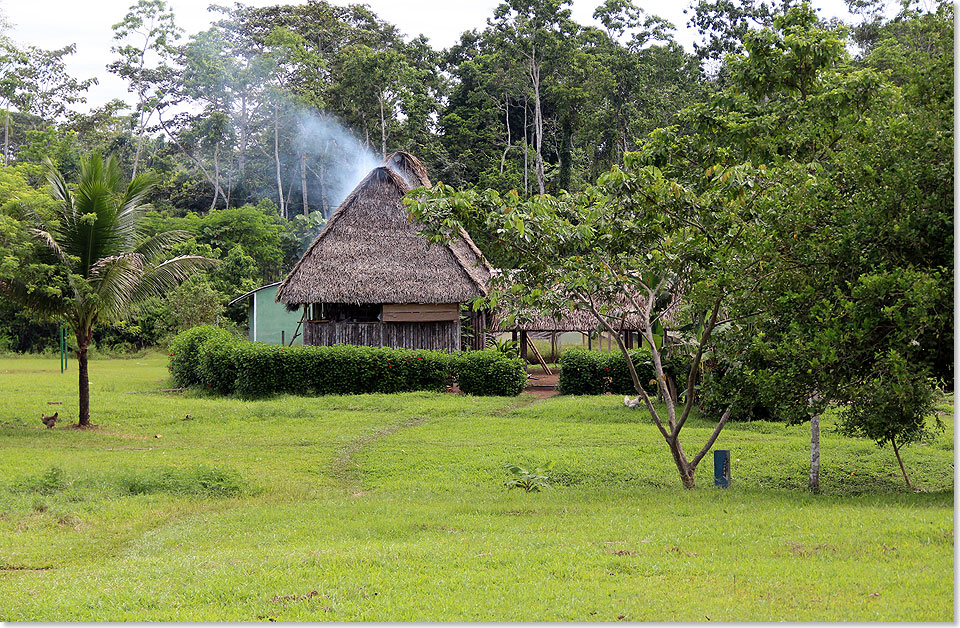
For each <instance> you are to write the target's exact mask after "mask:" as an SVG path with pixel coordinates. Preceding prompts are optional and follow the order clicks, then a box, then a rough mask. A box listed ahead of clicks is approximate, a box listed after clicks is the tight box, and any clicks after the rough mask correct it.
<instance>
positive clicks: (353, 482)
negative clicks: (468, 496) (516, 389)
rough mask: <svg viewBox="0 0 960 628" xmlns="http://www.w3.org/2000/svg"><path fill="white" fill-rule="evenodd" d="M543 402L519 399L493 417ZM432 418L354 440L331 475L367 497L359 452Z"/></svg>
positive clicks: (335, 462)
mask: <svg viewBox="0 0 960 628" xmlns="http://www.w3.org/2000/svg"><path fill="white" fill-rule="evenodd" d="M541 401H543V397H540V396H538V395H534V396H532V397H531V396H524V397H520V398H518V399H517V400H516V401H514V402H512V403H509V404H507V405H506V406H504V407H502V408H500V409H499V410H496V411H494V412H492V413H491V414H492V415H493V416H503V415H505V414H508V413H510V412H513V411H514V410H519V409H520V408H526V407H529V406H532V405H534V404H537V403H539V402H541ZM430 419H431V417H428V416H418V417H413V418H412V419H410V420H408V421H404V422H403V423H398V424H396V425H388V426H386V427H383V428H380V429H378V430H376V431H375V432H371V433H370V434H367V435H365V436H362V437H360V438H358V439H356V440H352V441H350V442H349V443H347V444H346V445H345V446H344V447H343V449H342V450H341V451H340V453H339V454H337V457H336V458H334V459H333V462H331V463H330V475H331V476H332V477H333V478H335V479H336V480H338V481H339V482H340V483H341V484H342V485H343V487H344V488H346V489H347V490H352V491H355V492H354V493H353V495H354V496H355V497H359V496H361V495H365V494H366V492H365V491H362V490H361V489H362V486H361V483H360V464H359V463H358V462H357V460H356V455H357V452H359V451H360V450H361V449H363V448H364V447H366V446H367V445H372V444H373V443H375V442H377V441H378V440H380V439H381V438H387V437H388V436H390V435H392V434H395V433H397V432H399V431H400V430H405V429H409V428H411V427H416V426H418V425H422V424H424V423H426V422H427V421H429V420H430Z"/></svg>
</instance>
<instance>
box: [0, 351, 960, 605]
mask: <svg viewBox="0 0 960 628" xmlns="http://www.w3.org/2000/svg"><path fill="white" fill-rule="evenodd" d="M165 373H166V357H165V356H158V355H151V356H146V357H138V358H133V359H130V360H95V361H93V362H92V363H91V381H92V384H91V397H92V417H93V422H94V423H96V424H98V425H99V426H100V427H98V428H97V429H96V430H91V431H76V430H73V429H70V428H69V427H68V426H69V424H70V421H71V420H70V416H71V414H72V417H73V419H72V420H74V421H75V417H76V373H75V372H74V371H70V372H68V373H66V374H64V375H61V374H60V373H59V368H58V362H57V360H56V359H55V358H54V359H36V358H19V359H8V360H0V392H2V394H0V450H2V451H3V452H4V455H3V456H0V620H5V621H80V620H86V621H111V620H115V621H119V620H146V621H160V620H179V621H214V620H224V621H257V620H271V619H273V620H280V621H284V620H287V621H295V620H310V621H326V620H329V621H350V620H376V621H390V620H398V621H400V620H447V621H455V620H461V619H463V620H489V621H496V620H527V621H535V620H543V621H551V620H578V621H615V620H618V619H619V620H623V621H641V620H662V621H699V620H704V621H705V620H707V619H708V618H709V619H710V620H713V621H762V620H807V621H838V620H860V621H870V620H901V621H952V620H953V466H952V465H953V446H952V441H953V426H952V418H951V417H949V416H948V417H945V419H946V421H947V422H948V423H950V425H949V426H948V429H947V432H946V433H945V434H943V435H942V436H939V437H937V438H935V439H930V440H929V441H925V444H923V445H916V446H912V447H909V448H907V449H906V450H905V461H906V462H907V464H908V465H909V470H910V472H911V474H912V477H913V478H914V479H915V482H916V483H919V484H921V485H922V486H924V488H925V489H926V490H927V491H928V492H927V493H919V494H914V493H908V492H906V491H905V490H904V489H903V486H902V478H900V477H899V470H898V469H897V468H896V463H895V460H894V459H893V456H892V453H891V452H890V451H888V450H886V449H884V450H878V449H877V448H876V447H875V445H874V444H873V443H871V442H869V441H863V440H858V439H848V438H843V437H840V436H837V435H836V434H834V433H833V432H832V431H831V426H832V419H831V418H830V417H827V418H826V419H825V421H824V422H825V426H824V435H823V449H824V452H823V464H824V475H823V484H824V492H825V494H823V495H810V494H808V493H807V492H806V491H804V490H803V486H804V484H805V481H806V463H807V460H806V456H807V455H808V452H807V450H806V439H808V437H809V436H808V433H807V431H806V429H807V428H806V426H798V427H787V426H784V425H781V424H776V423H750V424H730V425H728V427H727V429H726V430H725V431H724V433H723V435H722V436H721V438H720V440H719V441H718V443H717V447H720V448H726V449H730V450H731V452H732V458H733V460H734V462H733V477H734V485H733V487H732V488H731V489H730V490H727V491H720V490H717V489H714V488H713V487H712V472H713V469H712V458H711V457H708V460H707V461H705V462H704V463H703V464H702V465H701V469H700V470H699V471H698V484H699V486H700V488H698V489H697V490H695V491H683V490H682V489H681V488H680V485H679V479H678V478H677V474H676V471H675V469H674V468H673V465H672V463H671V461H670V460H669V455H668V452H667V449H666V447H665V446H664V445H663V443H662V441H661V440H660V437H659V435H658V434H657V432H656V428H655V427H653V426H652V425H651V424H650V423H649V421H648V420H647V419H646V417H645V415H644V413H642V412H637V411H630V410H627V409H626V408H624V407H623V406H622V404H620V403H619V402H618V400H617V398H615V397H609V396H608V397H579V398H577V397H556V398H551V399H546V400H536V399H534V398H532V397H530V396H526V395H524V396H521V397H518V398H513V399H507V398H471V397H462V396H450V395H442V394H429V393H408V394H402V395H364V396H352V397H325V398H306V397H291V396H284V397H277V398H273V399H267V400H263V401H255V402H246V401H241V400H237V399H220V398H214V397H207V396H203V395H198V394H196V393H193V392H188V393H184V394H181V393H159V392H145V391H156V390H157V389H159V388H166V387H168V383H167V380H166V376H165ZM47 401H63V405H61V406H50V405H47ZM54 409H59V410H60V412H61V417H62V418H65V419H66V420H65V421H63V422H61V423H60V424H58V426H57V427H56V428H55V429H53V430H46V429H44V428H43V426H42V425H41V424H40V421H39V417H40V412H41V411H45V412H48V413H49V411H50V410H54ZM944 411H949V412H952V407H951V406H946V407H945V409H944ZM65 415H66V416H65ZM187 415H189V417H188V416H187ZM710 426H711V424H710V422H709V421H707V420H705V419H701V418H696V419H692V420H691V422H690V424H689V425H688V427H687V428H685V431H684V432H685V436H686V439H687V442H689V443H690V444H689V445H687V446H686V448H687V449H688V450H689V449H692V448H694V447H697V446H699V444H700V443H702V442H703V439H705V438H706V436H707V434H708V433H709V429H710ZM158 435H159V438H157V436H158ZM549 460H555V461H556V466H555V467H554V469H553V472H552V476H553V480H552V482H551V484H552V485H553V486H552V488H551V489H549V490H547V491H545V492H543V493H531V494H524V493H520V492H518V491H512V492H507V491H506V490H505V489H504V487H503V482H504V481H505V480H506V479H507V472H506V470H505V469H504V465H505V464H508V463H514V464H520V465H521V466H537V465H538V464H540V463H544V462H547V461H549Z"/></svg>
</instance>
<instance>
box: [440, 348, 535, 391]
mask: <svg viewBox="0 0 960 628" xmlns="http://www.w3.org/2000/svg"><path fill="white" fill-rule="evenodd" d="M455 370H456V373H457V383H458V384H459V386H460V390H462V391H463V392H464V393H466V394H468V395H478V396H480V395H498V396H503V397H513V396H516V395H519V394H520V393H521V392H523V389H524V387H525V386H526V385H527V369H526V365H525V364H524V362H523V360H521V359H520V358H511V357H509V356H507V355H504V354H503V353H500V352H499V351H491V350H484V351H468V352H466V353H462V354H460V355H459V356H457V357H456V359H455Z"/></svg>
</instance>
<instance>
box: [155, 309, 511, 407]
mask: <svg viewBox="0 0 960 628" xmlns="http://www.w3.org/2000/svg"><path fill="white" fill-rule="evenodd" d="M170 372H171V374H172V375H173V377H174V381H175V382H177V384H178V385H180V386H199V387H201V388H204V389H206V390H210V391H211V392H215V393H218V394H221V395H231V394H235V395H238V396H240V397H246V398H255V397H263V396H265V395H271V394H275V393H289V394H296V395H304V394H314V395H342V394H362V393H395V392H403V391H411V390H431V391H443V390H445V389H446V385H447V382H448V380H449V379H450V377H451V376H455V377H457V378H458V380H459V382H460V389H461V390H462V391H463V392H465V393H468V394H472V395H508V396H513V395H518V394H520V392H522V391H523V388H524V386H525V385H526V379H527V374H526V370H525V368H524V365H523V362H522V361H521V360H519V359H516V358H509V357H508V356H505V355H503V354H502V353H499V352H496V351H472V352H467V353H462V354H449V353H443V352H439V351H424V350H413V349H392V348H387V347H382V348H381V347H356V346H350V345H338V346H334V347H311V346H298V347H283V346H280V345H271V344H266V343H263V342H247V341H245V340H239V339H237V338H235V337H234V336H232V335H230V334H229V333H227V332H225V331H224V330H222V329H218V328H216V327H211V326H201V327H194V328H193V329H189V330H187V331H185V332H182V333H181V334H179V335H178V336H177V337H176V338H175V339H174V340H173V342H172V343H171V353H170Z"/></svg>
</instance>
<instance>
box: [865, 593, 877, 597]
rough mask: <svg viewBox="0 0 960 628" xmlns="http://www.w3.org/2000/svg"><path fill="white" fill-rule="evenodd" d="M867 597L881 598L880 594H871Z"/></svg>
mask: <svg viewBox="0 0 960 628" xmlns="http://www.w3.org/2000/svg"><path fill="white" fill-rule="evenodd" d="M867 597H880V594H879V593H871V594H870V595H868V596H867Z"/></svg>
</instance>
